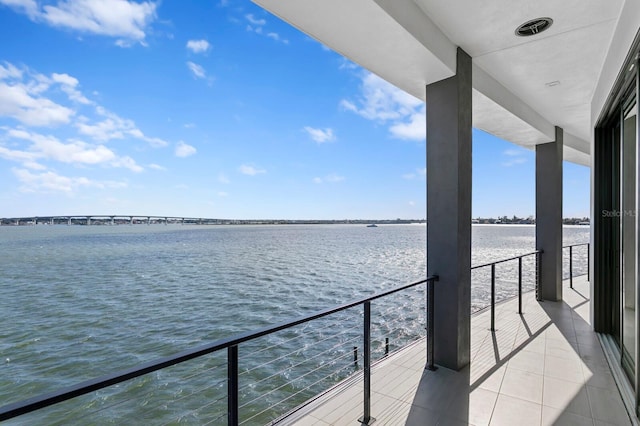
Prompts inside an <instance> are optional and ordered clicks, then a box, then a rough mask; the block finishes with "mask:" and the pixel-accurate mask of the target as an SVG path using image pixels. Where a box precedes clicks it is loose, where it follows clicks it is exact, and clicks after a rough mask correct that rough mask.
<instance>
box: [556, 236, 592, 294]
mask: <svg viewBox="0 0 640 426" xmlns="http://www.w3.org/2000/svg"><path fill="white" fill-rule="evenodd" d="M581 246H587V278H588V277H589V256H590V254H591V253H590V252H591V245H590V244H589V243H581V244H571V245H569V246H563V247H562V248H563V249H566V248H568V249H569V288H573V276H574V275H573V248H574V247H581ZM576 276H579V275H576Z"/></svg>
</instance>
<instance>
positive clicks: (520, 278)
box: [471, 243, 590, 331]
mask: <svg viewBox="0 0 640 426" xmlns="http://www.w3.org/2000/svg"><path fill="white" fill-rule="evenodd" d="M576 247H586V257H585V261H584V264H586V275H587V276H588V275H589V254H590V244H589V243H579V244H571V245H566V246H563V247H562V249H563V250H564V249H569V255H568V258H567V262H568V265H565V266H566V269H568V278H569V287H570V288H573V278H574V277H575V276H579V275H575V274H574V256H573V254H574V252H575V250H574V248H576ZM542 253H543V251H542V250H536V251H534V252H531V253H525V254H521V255H519V256H513V257H509V258H506V259H500V260H497V261H493V262H488V263H484V264H481V265H476V266H473V267H471V270H472V271H473V270H478V269H481V268H491V279H490V280H491V281H490V283H491V295H490V297H491V302H490V306H489V307H490V309H491V331H495V310H496V265H499V264H501V263H506V262H511V261H515V260H517V261H518V287H517V292H518V314H522V293H523V288H522V281H523V274H522V265H523V259H525V258H527V257H529V256H535V258H534V261H535V264H534V270H535V274H534V277H535V278H534V286H535V287H534V288H535V291H536V300H538V301H542V294H541V292H540V266H541V255H542ZM563 263H565V262H563ZM563 269H564V268H563ZM580 275H584V274H580Z"/></svg>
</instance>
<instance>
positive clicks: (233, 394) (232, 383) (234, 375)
mask: <svg viewBox="0 0 640 426" xmlns="http://www.w3.org/2000/svg"><path fill="white" fill-rule="evenodd" d="M227 365H228V367H227V375H228V382H227V420H228V421H227V423H228V424H229V425H230V426H237V425H238V422H239V417H238V346H229V347H228V348H227Z"/></svg>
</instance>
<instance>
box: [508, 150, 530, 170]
mask: <svg viewBox="0 0 640 426" xmlns="http://www.w3.org/2000/svg"><path fill="white" fill-rule="evenodd" d="M502 154H503V155H504V156H506V157H507V160H505V161H503V162H502V165H503V166H504V167H513V166H517V165H518V164H524V163H526V162H527V154H529V151H527V150H525V149H517V148H515V149H507V150H505V151H503V153H502Z"/></svg>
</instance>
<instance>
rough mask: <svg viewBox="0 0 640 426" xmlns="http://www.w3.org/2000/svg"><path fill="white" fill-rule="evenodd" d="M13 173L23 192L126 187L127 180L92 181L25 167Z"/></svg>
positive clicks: (14, 170) (65, 191)
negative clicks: (38, 171) (33, 171)
mask: <svg viewBox="0 0 640 426" xmlns="http://www.w3.org/2000/svg"><path fill="white" fill-rule="evenodd" d="M12 172H13V174H14V175H15V176H16V178H18V181H20V183H21V185H20V191H22V192H64V193H67V194H71V193H73V192H74V191H75V190H77V189H78V188H81V187H92V188H99V189H104V188H124V187H126V186H127V184H126V182H116V181H92V180H90V179H88V178H86V177H67V176H62V175H59V174H57V173H55V172H52V171H47V172H43V173H32V172H30V171H29V170H25V169H17V168H14V169H12Z"/></svg>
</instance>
